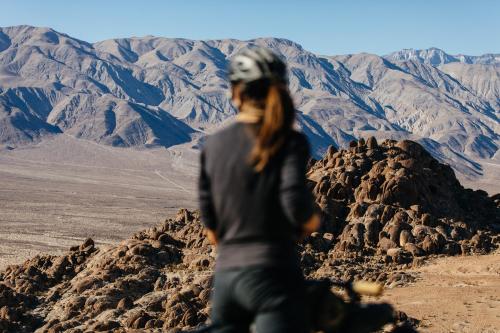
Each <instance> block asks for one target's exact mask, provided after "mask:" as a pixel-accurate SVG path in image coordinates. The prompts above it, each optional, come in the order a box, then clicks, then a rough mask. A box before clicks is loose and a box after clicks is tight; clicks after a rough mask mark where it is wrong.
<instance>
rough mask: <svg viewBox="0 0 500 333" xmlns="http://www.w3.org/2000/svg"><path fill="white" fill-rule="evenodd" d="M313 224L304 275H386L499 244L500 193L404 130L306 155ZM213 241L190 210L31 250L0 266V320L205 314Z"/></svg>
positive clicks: (47, 326) (170, 320) (5, 327)
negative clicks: (98, 238) (406, 137)
mask: <svg viewBox="0 0 500 333" xmlns="http://www.w3.org/2000/svg"><path fill="white" fill-rule="evenodd" d="M308 176H309V179H310V184H311V188H312V190H313V192H314V193H315V195H316V199H317V203H318V206H319V208H320V209H321V211H322V220H323V224H322V228H321V230H320V231H319V232H317V233H314V234H313V235H311V237H308V239H306V240H305V241H304V242H303V243H302V244H300V245H299V249H300V253H301V258H302V259H301V260H302V265H303V268H304V272H305V274H306V275H307V276H308V277H311V278H319V277H329V278H338V279H366V280H371V281H379V282H381V283H385V284H386V285H387V286H389V287H396V286H399V285H402V284H404V283H407V282H410V281H411V280H412V279H414V278H415V277H414V276H412V275H411V274H408V273H406V272H405V269H407V268H409V267H411V266H412V265H420V264H421V263H422V262H423V261H425V259H426V258H427V257H429V256H435V255H467V254H469V253H487V252H490V251H492V250H494V249H495V248H497V247H498V245H499V241H500V236H499V230H500V208H499V207H500V196H499V195H496V196H493V197H488V196H487V194H486V193H485V192H483V191H472V190H468V189H464V188H463V187H462V186H461V185H460V184H459V182H458V181H457V179H456V178H455V175H454V173H453V171H452V169H451V168H450V167H449V166H446V165H443V164H440V163H439V162H437V161H436V160H435V159H434V158H433V157H431V155H430V154H428V153H427V152H426V151H425V150H424V149H423V148H422V147H421V146H420V145H418V144H417V143H415V142H412V141H400V142H396V141H390V140H386V141H384V142H382V143H381V144H378V143H377V141H376V140H375V139H374V138H370V139H368V140H366V141H365V140H363V139H362V140H359V141H353V142H351V144H350V148H349V149H347V150H341V151H336V150H335V149H334V148H333V147H331V148H330V149H329V150H328V152H327V154H326V155H325V157H324V158H323V159H322V160H319V161H311V166H310V169H309V173H308ZM213 267H214V250H213V248H212V247H211V246H210V245H209V244H208V242H207V240H206V239H205V237H204V236H203V230H202V226H201V223H200V221H199V216H198V214H197V212H191V211H188V210H185V209H181V210H180V211H179V213H178V214H177V216H176V217H174V218H171V219H167V220H166V221H165V222H164V223H162V224H160V225H157V226H155V227H152V228H150V229H147V230H144V231H141V232H138V233H136V234H135V235H133V236H132V237H131V238H130V239H127V240H124V241H122V242H121V243H120V244H117V245H115V246H109V247H101V248H97V247H96V246H95V245H94V242H93V241H92V240H91V239H88V240H86V241H85V242H84V243H83V244H81V245H80V246H74V247H72V248H71V249H70V250H69V251H68V252H67V253H66V254H64V255H61V256H53V255H40V256H36V257H34V258H32V259H30V260H27V261H26V262H24V263H23V264H21V265H14V266H10V267H8V268H7V269H6V270H4V271H3V272H0V332H33V331H36V332H101V331H112V332H125V331H128V332H130V331H134V330H136V331H137V332H160V331H162V330H163V331H167V332H169V331H171V332H176V331H179V330H182V329H185V328H189V327H194V326H196V325H198V324H199V323H202V322H204V321H205V320H207V318H208V313H209V305H208V299H209V294H210V285H211V273H212V270H213Z"/></svg>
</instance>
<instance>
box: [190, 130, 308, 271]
mask: <svg viewBox="0 0 500 333" xmlns="http://www.w3.org/2000/svg"><path fill="white" fill-rule="evenodd" d="M247 126H249V125H246V124H244V123H240V122H236V123H234V124H232V125H230V126H229V127H227V128H225V129H223V130H221V131H219V132H218V133H216V134H213V135H210V136H208V137H207V139H206V141H205V143H204V145H203V148H202V152H201V170H200V175H199V203H200V211H201V219H202V222H203V223H204V225H205V226H206V227H207V228H209V229H212V230H214V231H215V232H216V234H217V236H218V239H219V247H218V258H217V268H218V269H221V268H232V267H243V266H251V265H290V264H293V265H295V264H297V258H296V254H295V246H294V243H295V240H296V238H297V235H298V232H299V230H300V225H301V224H303V223H304V222H306V221H307V220H308V219H309V218H310V217H311V215H312V213H313V202H312V196H311V193H310V191H309V190H308V188H307V187H306V176H305V174H306V165H307V162H308V159H309V144H308V142H307V139H306V138H305V136H304V135H303V134H301V133H299V132H296V131H294V132H292V134H291V135H290V137H289V138H288V140H287V142H286V143H285V144H284V146H283V147H282V149H281V150H280V152H279V153H278V154H277V155H275V156H274V157H273V159H272V160H271V161H270V162H269V163H268V165H267V166H266V168H265V169H264V170H263V171H262V172H259V173H257V172H255V171H254V170H253V167H252V165H251V164H250V163H249V155H250V152H251V149H252V147H253V144H254V137H253V135H252V133H251V132H250V131H249V128H248V127H247Z"/></svg>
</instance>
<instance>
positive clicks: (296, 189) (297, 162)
mask: <svg viewBox="0 0 500 333" xmlns="http://www.w3.org/2000/svg"><path fill="white" fill-rule="evenodd" d="M297 137H298V139H296V140H293V142H291V144H290V145H289V147H288V149H287V151H286V156H285V157H284V161H283V166H282V169H281V182H280V201H281V205H282V207H283V210H284V212H285V215H286V216H287V218H288V220H289V221H290V222H291V223H292V224H293V225H294V226H295V227H297V228H299V227H300V226H301V225H302V224H304V223H305V222H307V221H308V220H309V218H310V217H311V216H312V214H313V211H314V208H313V207H314V206H313V197H312V193H311V192H310V190H309V189H308V188H307V185H306V171H307V170H306V169H307V162H308V161H309V156H310V153H309V143H308V142H307V139H306V138H305V137H304V136H303V135H298V136H297Z"/></svg>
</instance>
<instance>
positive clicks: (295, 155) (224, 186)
mask: <svg viewBox="0 0 500 333" xmlns="http://www.w3.org/2000/svg"><path fill="white" fill-rule="evenodd" d="M230 80H231V82H232V87H233V90H232V92H233V103H235V105H236V106H237V107H238V108H239V110H240V114H239V115H238V116H237V119H236V122H235V123H234V124H232V125H230V126H228V127H227V128H225V129H223V130H221V131H219V132H218V133H216V134H214V135H211V136H209V137H207V139H206V141H205V143H204V145H203V148H202V153H201V172H200V179H199V199H200V211H201V216H202V221H203V223H204V224H205V226H206V227H207V230H208V231H207V232H208V235H209V237H210V238H211V239H212V240H213V241H214V242H216V243H217V245H218V251H217V252H218V257H217V261H216V273H215V279H214V280H215V282H214V293H213V295H212V309H213V311H212V321H213V323H214V325H215V330H216V331H217V332H247V331H248V326H249V324H250V323H251V322H252V321H255V323H256V326H257V331H258V332H259V333H260V332H306V331H307V328H306V321H305V318H304V309H303V306H304V302H303V296H304V295H303V292H304V287H303V277H302V274H301V271H300V267H299V262H298V257H297V254H296V250H295V242H296V240H297V239H298V238H299V237H300V236H301V234H303V233H304V232H307V231H309V232H310V231H312V230H314V229H315V228H317V224H318V223H319V222H318V218H317V217H316V216H315V215H314V214H313V211H312V199H311V194H310V193H309V191H308V190H307V187H306V179H305V172H306V164H307V161H308V159H309V147H308V143H307V140H306V138H305V137H304V136H303V135H302V134H301V133H299V132H297V131H295V130H293V127H292V126H293V120H294V112H295V111H294V109H293V103H292V102H291V98H290V96H289V94H288V90H287V88H286V85H285V83H286V67H285V65H284V64H283V63H282V62H281V60H279V58H277V57H276V56H275V55H273V54H272V53H270V52H269V51H267V50H264V49H253V50H247V51H245V52H243V53H242V54H241V55H239V56H237V57H236V59H234V60H233V61H232V62H231V67H230Z"/></svg>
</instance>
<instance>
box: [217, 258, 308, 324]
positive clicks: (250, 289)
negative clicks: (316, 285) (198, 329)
mask: <svg viewBox="0 0 500 333" xmlns="http://www.w3.org/2000/svg"><path fill="white" fill-rule="evenodd" d="M304 293H305V288H304V278H303V276H302V273H301V271H300V270H299V269H298V268H297V269H285V268H276V267H252V268H240V269H227V270H220V271H217V272H216V273H215V279H214V292H213V294H212V322H213V324H214V332H216V333H247V332H248V331H249V327H250V325H251V324H252V323H255V328H256V331H257V333H281V332H283V333H285V332H286V333H306V332H308V329H307V324H306V323H307V318H306V308H305V302H304Z"/></svg>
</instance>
